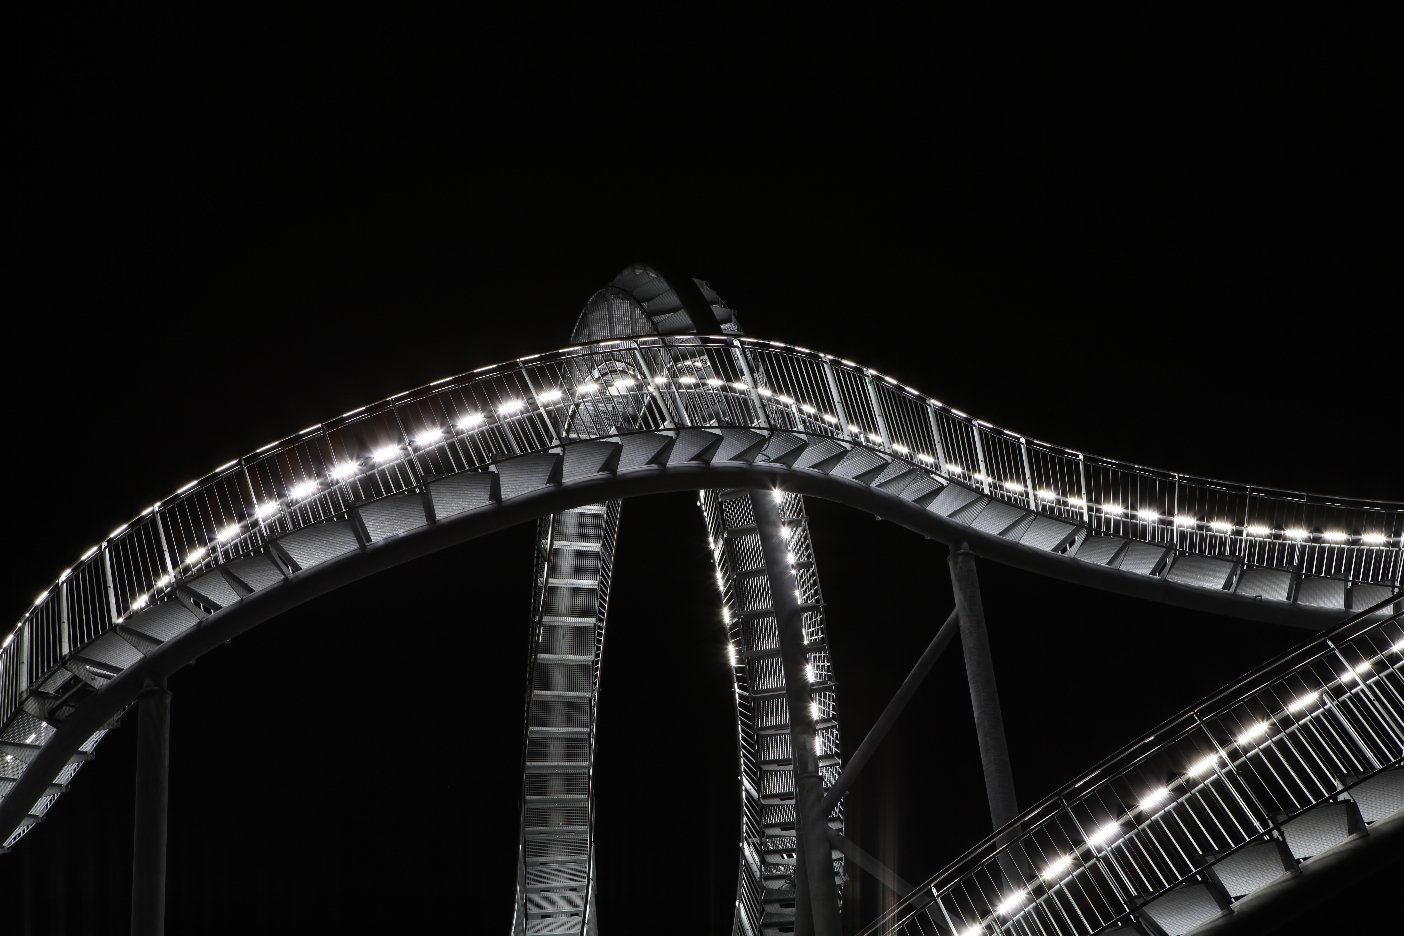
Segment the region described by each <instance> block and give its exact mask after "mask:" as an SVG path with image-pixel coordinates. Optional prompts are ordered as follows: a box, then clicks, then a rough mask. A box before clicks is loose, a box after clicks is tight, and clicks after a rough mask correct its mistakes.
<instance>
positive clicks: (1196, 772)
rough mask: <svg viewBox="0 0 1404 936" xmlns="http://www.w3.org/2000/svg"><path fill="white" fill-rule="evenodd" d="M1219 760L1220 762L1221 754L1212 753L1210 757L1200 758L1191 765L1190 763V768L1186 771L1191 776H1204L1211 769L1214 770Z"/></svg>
mask: <svg viewBox="0 0 1404 936" xmlns="http://www.w3.org/2000/svg"><path fill="white" fill-rule="evenodd" d="M1218 762H1219V755H1217V754H1210V755H1209V756H1208V757H1206V758H1204V759H1203V760H1198V761H1195V762H1194V763H1193V764H1190V765H1189V769H1187V770H1186V771H1185V773H1187V774H1189V775H1190V776H1191V777H1200V776H1203V775H1204V774H1206V773H1208V772H1209V771H1211V770H1213V769H1214V765H1215V764H1217V763H1218Z"/></svg>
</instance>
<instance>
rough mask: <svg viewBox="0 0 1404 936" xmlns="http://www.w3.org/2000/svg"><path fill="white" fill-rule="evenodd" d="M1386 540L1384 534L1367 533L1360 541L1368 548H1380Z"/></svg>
mask: <svg viewBox="0 0 1404 936" xmlns="http://www.w3.org/2000/svg"><path fill="white" fill-rule="evenodd" d="M1385 538H1386V537H1385V535H1384V534H1383V533H1366V534H1365V535H1364V536H1362V537H1360V541H1361V542H1362V543H1365V544H1366V545H1368V546H1379V545H1380V544H1382V543H1383V542H1384V541H1385Z"/></svg>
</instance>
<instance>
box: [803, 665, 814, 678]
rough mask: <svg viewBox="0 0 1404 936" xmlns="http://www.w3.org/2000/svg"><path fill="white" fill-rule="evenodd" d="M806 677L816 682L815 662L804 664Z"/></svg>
mask: <svg viewBox="0 0 1404 936" xmlns="http://www.w3.org/2000/svg"><path fill="white" fill-rule="evenodd" d="M804 678H805V679H807V680H809V681H810V682H814V681H815V679H814V664H813V663H806V664H804Z"/></svg>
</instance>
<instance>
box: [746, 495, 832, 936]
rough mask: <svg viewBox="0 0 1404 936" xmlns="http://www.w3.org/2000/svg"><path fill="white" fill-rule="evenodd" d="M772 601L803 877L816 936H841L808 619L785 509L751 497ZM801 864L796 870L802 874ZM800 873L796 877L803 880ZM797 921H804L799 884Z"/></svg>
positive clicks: (765, 498) (760, 497)
mask: <svg viewBox="0 0 1404 936" xmlns="http://www.w3.org/2000/svg"><path fill="white" fill-rule="evenodd" d="M751 509H752V511H753V512H754V513H755V517H756V531H757V533H758V534H759V535H760V543H761V552H762V554H763V555H764V557H765V570H766V575H767V576H768V577H769V579H770V597H771V601H772V602H773V608H774V610H775V619H776V623H777V624H778V625H779V638H780V660H781V664H782V666H783V668H784V672H785V700H786V703H787V706H788V708H789V718H790V757H791V758H792V762H793V764H794V774H795V832H796V838H797V843H798V847H799V850H801V851H802V852H803V853H804V862H803V865H802V867H803V870H804V878H805V882H806V883H807V884H808V889H809V906H810V907H811V908H812V912H813V921H814V936H840V933H841V920H840V917H839V905H838V888H837V886H836V885H835V884H834V870H833V869H834V862H833V852H832V849H831V848H830V846H829V838H828V835H827V831H828V826H829V823H828V818H829V817H828V816H827V815H825V814H824V812H823V811H822V810H823V802H824V779H823V777H822V776H820V774H819V758H818V755H817V754H816V753H815V750H814V739H815V726H814V714H813V710H812V709H811V707H810V703H811V697H810V692H809V673H808V662H809V661H808V656H807V650H806V649H805V643H806V641H805V633H804V618H803V614H802V612H801V611H800V606H799V601H798V600H797V599H796V597H795V576H794V573H793V572H792V571H791V569H790V563H789V561H788V559H787V557H786V544H785V538H784V534H783V532H782V524H781V522H780V508H779V505H778V504H777V503H776V501H775V498H774V497H773V496H772V495H771V493H770V492H769V491H752V492H751ZM800 867H801V866H800V865H796V868H797V870H798V869H799V868H800ZM798 877H799V874H798V873H797V874H796V878H797V879H798ZM795 889H796V917H797V918H798V917H800V916H801V914H800V913H799V909H798V904H799V899H798V898H799V895H800V894H801V893H802V892H803V888H802V887H801V886H800V884H799V881H798V880H796V888H795Z"/></svg>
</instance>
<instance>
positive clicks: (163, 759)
mask: <svg viewBox="0 0 1404 936" xmlns="http://www.w3.org/2000/svg"><path fill="white" fill-rule="evenodd" d="M137 700H138V705H139V707H140V709H139V714H138V717H137V770H136V829H135V834H134V836H133V845H132V936H163V934H164V933H165V931H166V807H167V805H168V802H169V800H170V764H171V693H170V690H169V689H167V688H166V678H165V677H164V676H158V677H155V678H148V679H147V680H146V685H145V687H144V688H143V689H142V690H141V694H140V695H138V696H137Z"/></svg>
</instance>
